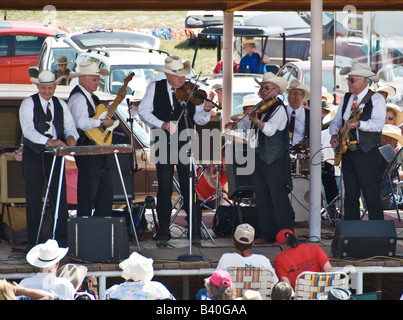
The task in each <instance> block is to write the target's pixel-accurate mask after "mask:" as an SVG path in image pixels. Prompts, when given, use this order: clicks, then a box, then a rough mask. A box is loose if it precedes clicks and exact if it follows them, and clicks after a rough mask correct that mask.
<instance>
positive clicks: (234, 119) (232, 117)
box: [231, 113, 244, 121]
mask: <svg viewBox="0 0 403 320" xmlns="http://www.w3.org/2000/svg"><path fill="white" fill-rule="evenodd" d="M243 117H244V114H242V113H240V114H234V115H233V116H231V120H232V121H238V120H241V119H242V118H243Z"/></svg>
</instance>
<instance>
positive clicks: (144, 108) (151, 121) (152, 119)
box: [139, 81, 211, 128]
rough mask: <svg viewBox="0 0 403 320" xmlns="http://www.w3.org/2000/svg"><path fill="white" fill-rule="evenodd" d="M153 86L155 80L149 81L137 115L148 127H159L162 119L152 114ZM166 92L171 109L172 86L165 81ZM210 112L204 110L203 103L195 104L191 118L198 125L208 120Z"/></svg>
mask: <svg viewBox="0 0 403 320" xmlns="http://www.w3.org/2000/svg"><path fill="white" fill-rule="evenodd" d="M155 86H156V82H151V83H150V84H149V85H148V87H147V90H146V93H145V94H144V97H143V99H142V100H141V102H140V105H139V116H140V119H141V120H142V121H143V122H144V123H145V124H146V125H148V126H149V127H150V128H161V127H162V124H163V123H164V121H162V120H160V119H158V118H157V117H156V116H155V115H154V114H153V111H154V95H155ZM167 92H168V96H169V99H170V101H171V105H172V110H173V108H174V106H173V101H172V87H171V86H170V84H169V83H168V81H167ZM210 114H211V112H210V111H208V112H205V111H204V103H202V104H200V105H198V106H196V111H195V114H194V117H193V120H194V121H195V123H196V124H198V125H205V124H206V123H208V122H209V121H210Z"/></svg>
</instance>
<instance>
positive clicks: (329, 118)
mask: <svg viewBox="0 0 403 320" xmlns="http://www.w3.org/2000/svg"><path fill="white" fill-rule="evenodd" d="M338 108H339V106H335V105H331V106H330V112H329V113H328V114H327V115H325V116H324V117H323V120H322V124H327V123H330V121H332V120H333V119H334V117H335V116H336V113H337V109H338Z"/></svg>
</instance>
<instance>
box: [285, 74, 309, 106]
mask: <svg viewBox="0 0 403 320" xmlns="http://www.w3.org/2000/svg"><path fill="white" fill-rule="evenodd" d="M295 89H297V90H301V91H303V92H304V94H305V97H304V99H303V100H302V101H308V100H309V97H310V91H311V90H310V89H309V87H308V86H307V85H306V84H304V83H301V82H300V81H299V80H297V79H293V80H291V82H290V84H289V85H288V88H287V90H295Z"/></svg>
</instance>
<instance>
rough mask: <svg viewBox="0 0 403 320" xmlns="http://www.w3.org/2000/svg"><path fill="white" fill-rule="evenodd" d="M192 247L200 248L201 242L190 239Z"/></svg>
mask: <svg viewBox="0 0 403 320" xmlns="http://www.w3.org/2000/svg"><path fill="white" fill-rule="evenodd" d="M192 246H194V247H201V240H200V239H192Z"/></svg>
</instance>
